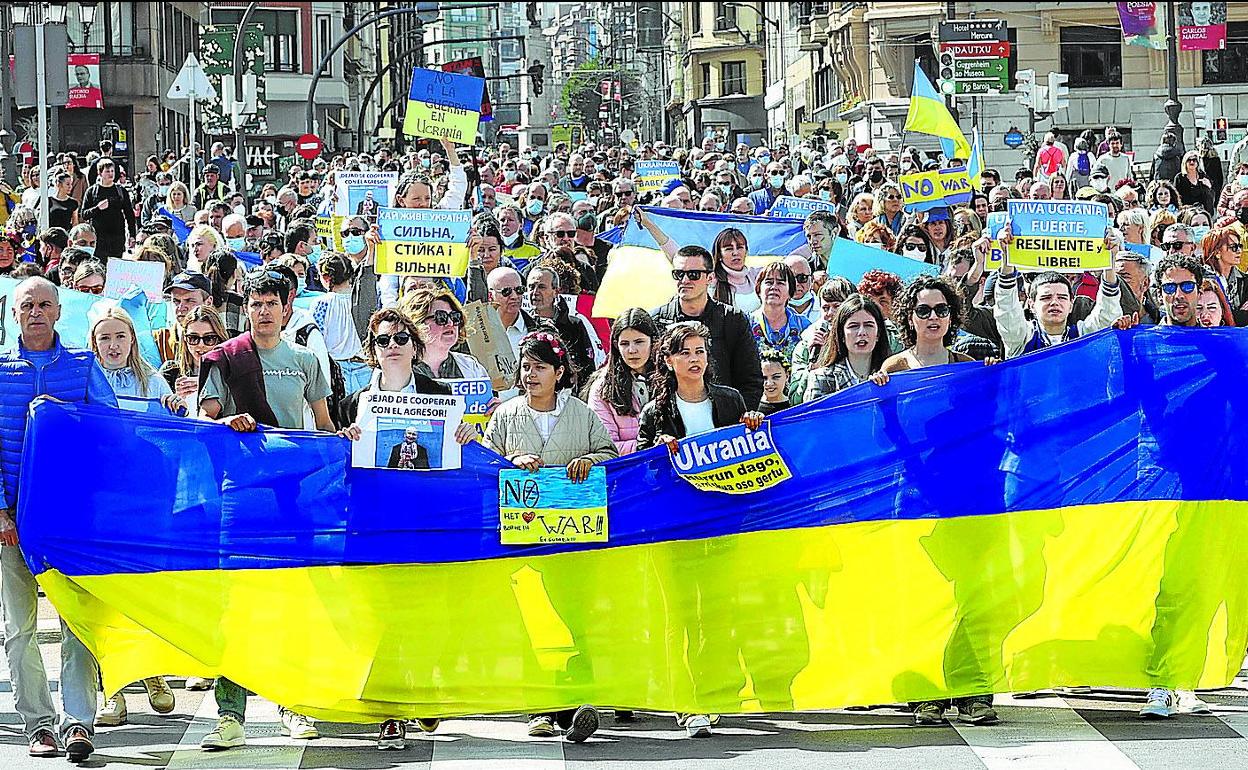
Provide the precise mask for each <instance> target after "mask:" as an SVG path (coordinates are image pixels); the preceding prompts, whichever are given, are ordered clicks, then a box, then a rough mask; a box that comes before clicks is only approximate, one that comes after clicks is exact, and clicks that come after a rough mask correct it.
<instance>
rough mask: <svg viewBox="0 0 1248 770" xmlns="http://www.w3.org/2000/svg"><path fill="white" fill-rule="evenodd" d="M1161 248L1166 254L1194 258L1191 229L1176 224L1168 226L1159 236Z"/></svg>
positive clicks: (1194, 245) (1194, 247)
mask: <svg viewBox="0 0 1248 770" xmlns="http://www.w3.org/2000/svg"><path fill="white" fill-rule="evenodd" d="M1161 248H1162V249H1164V250H1165V252H1166V253H1167V254H1179V255H1181V256H1184V257H1195V256H1196V241H1195V240H1194V239H1193V238H1192V228H1190V227H1188V226H1187V225H1185V224H1182V223H1178V222H1176V223H1175V224H1172V225H1170V226H1169V227H1167V228H1166V231H1165V233H1164V234H1162V236H1161Z"/></svg>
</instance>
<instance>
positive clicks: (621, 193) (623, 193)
mask: <svg viewBox="0 0 1248 770" xmlns="http://www.w3.org/2000/svg"><path fill="white" fill-rule="evenodd" d="M636 194H637V191H636V190H620V191H619V192H618V193H616V195H618V196H620V197H621V198H623V197H625V196H629V195H636Z"/></svg>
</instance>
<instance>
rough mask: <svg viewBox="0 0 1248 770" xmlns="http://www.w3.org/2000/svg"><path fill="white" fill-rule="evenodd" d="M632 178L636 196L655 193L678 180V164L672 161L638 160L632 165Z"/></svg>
mask: <svg viewBox="0 0 1248 770" xmlns="http://www.w3.org/2000/svg"><path fill="white" fill-rule="evenodd" d="M633 176H634V178H635V179H636V181H637V194H638V195H645V194H646V193H648V192H657V191H659V190H662V189H663V188H664V187H665V186H667V183H668V182H671V181H672V180H673V179H679V178H680V164H678V163H677V162H676V161H674V160H639V161H637V162H636V163H634V164H633Z"/></svg>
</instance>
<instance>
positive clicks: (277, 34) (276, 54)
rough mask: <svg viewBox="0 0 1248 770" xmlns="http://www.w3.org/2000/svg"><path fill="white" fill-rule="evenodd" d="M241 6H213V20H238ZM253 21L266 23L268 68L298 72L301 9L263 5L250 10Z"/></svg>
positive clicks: (266, 68)
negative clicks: (253, 10) (265, 6)
mask: <svg viewBox="0 0 1248 770" xmlns="http://www.w3.org/2000/svg"><path fill="white" fill-rule="evenodd" d="M242 16H243V11H242V9H241V8H214V9H212V23H213V24H237V23H238V21H239V19H241V18H242ZM250 21H251V23H254V24H263V25H264V70H265V72H299V71H300V70H301V69H302V67H301V66H300V65H301V64H302V59H301V57H300V50H299V12H298V11H294V10H292V11H286V10H280V11H279V10H272V9H269V8H260V9H257V10H256V11H255V12H253V13H252V14H251V20H250Z"/></svg>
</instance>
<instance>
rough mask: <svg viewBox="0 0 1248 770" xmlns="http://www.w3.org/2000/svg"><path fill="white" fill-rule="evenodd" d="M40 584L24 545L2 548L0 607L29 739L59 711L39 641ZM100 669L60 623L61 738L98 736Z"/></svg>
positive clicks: (53, 720) (16, 695) (52, 721)
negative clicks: (77, 733)
mask: <svg viewBox="0 0 1248 770" xmlns="http://www.w3.org/2000/svg"><path fill="white" fill-rule="evenodd" d="M38 600H39V594H38V584H37V583H36V582H35V576H34V575H32V574H30V570H29V569H28V568H27V567H26V562H25V561H23V560H22V553H21V549H20V546H14V545H5V546H0V606H3V608H4V653H5V655H6V656H7V657H8V660H9V675H10V676H11V677H12V678H13V700H14V703H15V705H16V708H17V713H18V714H19V715H21V717H22V722H23V723H24V724H25V729H26V738H27V740H29V739H30V738H33V737H34V734H35V732H37V731H39V730H52V731H53V732H55V728H56V726H57V720H56V708H55V706H53V705H52V693H51V691H50V690H49V689H48V673H47V671H45V670H44V668H43V658H41V657H40V656H39V644H38V642H37V641H36V638H35V629H36V617H37V614H38ZM99 676H100V673H99V667H98V666H97V665H96V663H95V658H94V657H93V656H92V655H91V652H90V651H89V650H88V649H87V648H86V647H85V646H83V644H82V642H80V641H79V640H78V637H76V636H74V634H73V632H72V631H70V630H69V627H68V626H66V625H65V621H63V620H62V621H61V709H62V712H63V714H64V716H63V717H62V718H61V721H60V732H61V736H62V739H64V736H65V734H66V733H68V732H69V729H70V728H71V727H81V728H83V729H85V730H86V731H87V734H88V735H94V734H95V706H96V692H95V691H96V686H97V684H98V682H99Z"/></svg>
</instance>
